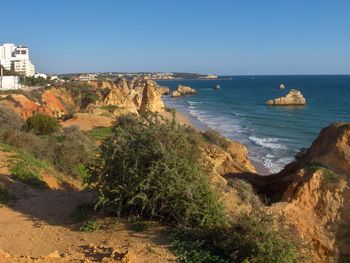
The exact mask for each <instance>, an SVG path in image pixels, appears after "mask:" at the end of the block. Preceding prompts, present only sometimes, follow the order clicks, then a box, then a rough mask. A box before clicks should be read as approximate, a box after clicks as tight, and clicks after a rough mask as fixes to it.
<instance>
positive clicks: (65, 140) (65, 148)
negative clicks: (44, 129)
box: [3, 126, 95, 177]
mask: <svg viewBox="0 0 350 263" xmlns="http://www.w3.org/2000/svg"><path fill="white" fill-rule="evenodd" d="M3 140H4V142H5V143H7V144H9V145H11V146H14V147H16V148H18V149H21V150H23V151H26V152H28V153H31V154H32V155H34V157H36V158H38V159H41V160H45V161H47V162H49V163H51V164H52V165H53V166H54V167H55V168H56V169H57V170H58V171H60V172H63V173H65V174H67V175H72V176H74V177H85V176H86V172H87V170H86V169H85V167H87V166H88V165H89V163H90V160H91V156H92V155H93V151H94V150H95V144H94V142H93V141H91V140H90V139H89V137H88V136H87V135H85V134H84V133H83V132H81V131H80V129H79V128H78V127H76V126H71V127H68V128H64V129H63V130H62V131H60V132H59V133H55V134H54V135H50V136H36V135H35V134H32V133H28V132H24V131H19V130H12V129H10V130H7V131H6V132H5V133H4V135H3Z"/></svg>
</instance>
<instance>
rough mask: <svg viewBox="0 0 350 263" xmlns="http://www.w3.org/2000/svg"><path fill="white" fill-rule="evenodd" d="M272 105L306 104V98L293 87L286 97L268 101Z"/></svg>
mask: <svg viewBox="0 0 350 263" xmlns="http://www.w3.org/2000/svg"><path fill="white" fill-rule="evenodd" d="M266 104H267V105H270V106H287V105H305V104H306V99H305V98H304V96H303V95H302V94H301V92H300V91H299V90H296V89H292V90H290V91H289V92H288V94H287V95H286V96H284V97H280V98H276V99H271V100H268V101H266Z"/></svg>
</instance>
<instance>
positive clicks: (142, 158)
mask: <svg viewBox="0 0 350 263" xmlns="http://www.w3.org/2000/svg"><path fill="white" fill-rule="evenodd" d="M210 138H212V136H210ZM215 138H216V136H214V139H215ZM205 140H207V138H204V137H203V135H201V134H200V133H198V132H195V131H193V130H192V129H188V128H185V127H183V126H179V125H177V124H176V123H175V122H173V121H167V120H162V119H160V118H159V116H157V115H146V116H144V117H143V118H141V117H136V116H132V115H128V116H123V117H121V118H119V119H118V121H117V124H116V125H115V126H114V127H113V128H112V134H111V135H110V136H108V137H107V138H106V139H105V140H104V141H103V142H102V145H101V147H100V154H99V156H98V157H97V158H96V160H95V162H94V163H93V165H92V166H90V176H89V177H88V178H87V182H88V183H89V185H90V187H91V188H93V189H95V191H96V192H97V194H98V198H97V200H96V203H95V208H97V210H99V211H103V212H108V213H110V212H112V213H113V214H115V215H117V216H119V217H122V216H123V217H138V218H141V219H152V220H157V221H161V222H163V223H166V224H168V225H172V226H176V228H175V229H176V230H175V232H174V235H173V241H174V243H173V248H174V252H175V253H176V254H177V255H178V256H179V258H180V261H181V262H203V263H204V262H208V263H209V262H246V263H248V262H276V263H277V262H278V263H294V262H298V255H297V251H296V246H295V245H294V244H293V243H292V242H290V241H289V240H288V239H285V238H283V237H282V236H281V235H280V234H279V233H278V232H277V231H276V230H275V229H273V228H272V220H267V219H268V218H270V217H269V216H267V214H266V213H265V212H264V211H263V210H262V209H259V210H258V211H257V212H256V213H249V214H245V215H242V216H241V217H239V219H238V220H236V221H233V220H232V219H231V218H229V217H228V216H227V215H225V214H224V208H223V204H222V203H221V201H220V199H219V197H218V194H217V193H216V189H214V188H213V186H211V185H210V182H209V171H210V169H207V168H209V167H203V163H204V162H203V160H202V159H201V158H202V156H201V155H200V151H199V147H200V144H201V143H204V142H205ZM214 141H215V140H214ZM219 142H220V141H219ZM232 184H233V185H234V186H235V187H236V188H240V187H241V186H242V185H244V187H245V189H242V191H241V192H244V194H245V198H246V199H247V201H248V202H252V200H251V199H253V197H252V196H250V195H254V194H253V193H252V188H251V187H250V188H249V187H248V186H247V183H243V182H240V183H237V182H236V181H232ZM227 187H228V188H229V187H230V186H227ZM242 187H243V186H242ZM227 191H228V190H227ZM248 192H250V193H248ZM242 195H243V194H242ZM254 202H256V203H258V202H259V201H258V200H256V199H254ZM259 205H261V203H259ZM257 207H258V206H256V207H255V208H257Z"/></svg>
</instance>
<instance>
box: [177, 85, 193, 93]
mask: <svg viewBox="0 0 350 263" xmlns="http://www.w3.org/2000/svg"><path fill="white" fill-rule="evenodd" d="M176 90H177V91H178V92H180V93H181V95H190V94H196V93H197V91H196V90H195V89H194V88H191V87H188V86H183V85H179V86H177V88H176Z"/></svg>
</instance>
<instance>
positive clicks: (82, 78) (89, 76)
mask: <svg viewBox="0 0 350 263" xmlns="http://www.w3.org/2000/svg"><path fill="white" fill-rule="evenodd" d="M77 80H80V81H91V80H97V74H91V73H89V74H80V75H79V77H78V79H77Z"/></svg>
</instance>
